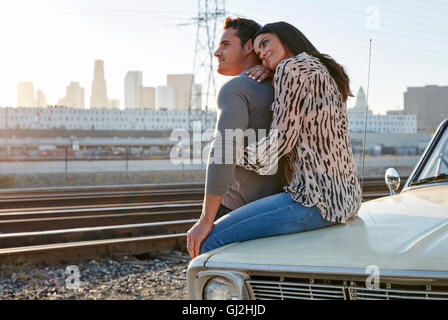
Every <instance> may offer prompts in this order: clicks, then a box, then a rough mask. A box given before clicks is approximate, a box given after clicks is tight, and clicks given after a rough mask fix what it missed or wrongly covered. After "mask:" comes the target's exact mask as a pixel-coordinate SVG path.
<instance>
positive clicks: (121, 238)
mask: <svg viewBox="0 0 448 320" xmlns="http://www.w3.org/2000/svg"><path fill="white" fill-rule="evenodd" d="M363 191H364V193H363V199H364V200H365V201H366V200H371V199H375V198H378V197H381V196H385V195H387V194H388V192H387V188H386V186H385V184H384V181H383V179H366V180H365V181H364V186H363ZM203 194H204V185H203V184H166V185H138V186H112V187H77V188H66V189H47V190H33V189H29V190H24V189H22V190H6V191H2V192H0V264H4V263H6V264H17V263H23V262H32V263H37V264H40V263H45V264H52V263H61V262H66V263H69V262H71V261H80V260H86V259H94V258H98V257H106V256H118V255H139V254H145V253H148V252H153V251H159V250H169V249H173V248H177V249H180V250H184V249H185V245H186V232H187V231H188V229H189V228H190V227H191V226H192V225H193V224H194V223H195V222H196V221H197V219H198V218H199V216H200V214H201V208H202V199H203Z"/></svg>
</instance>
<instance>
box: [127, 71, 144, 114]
mask: <svg viewBox="0 0 448 320" xmlns="http://www.w3.org/2000/svg"><path fill="white" fill-rule="evenodd" d="M142 83H143V74H142V72H141V71H128V73H127V74H126V77H125V78H124V107H125V108H139V107H141V102H140V97H141V89H142Z"/></svg>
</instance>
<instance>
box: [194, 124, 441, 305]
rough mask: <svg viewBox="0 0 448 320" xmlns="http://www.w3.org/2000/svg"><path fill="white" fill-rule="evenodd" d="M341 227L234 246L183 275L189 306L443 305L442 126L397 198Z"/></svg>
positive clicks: (393, 185)
mask: <svg viewBox="0 0 448 320" xmlns="http://www.w3.org/2000/svg"><path fill="white" fill-rule="evenodd" d="M386 183H387V184H388V185H389V188H390V190H391V194H392V195H391V196H387V197H383V198H379V199H376V200H372V201H367V202H364V203H363V204H362V206H361V209H360V211H359V213H358V215H357V216H356V217H355V218H353V219H352V220H350V221H349V222H348V223H347V224H345V225H334V226H330V227H326V228H323V229H318V230H313V231H307V232H302V233H293V234H287V235H282V236H275V237H267V238H260V239H255V240H250V241H243V242H239V243H238V242H237V243H233V244H230V245H227V246H223V247H221V248H217V249H215V250H212V251H210V252H207V253H204V254H202V255H200V256H198V257H196V258H195V259H194V260H192V261H191V262H190V265H189V267H188V271H187V281H188V292H189V298H190V299H205V300H213V299H219V300H226V299H257V300H258V299H347V300H358V299H444V300H448V119H446V120H445V121H443V122H442V123H441V124H440V126H439V128H438V129H437V131H436V133H435V134H434V137H433V138H432V140H431V142H430V143H429V145H428V147H427V148H426V150H425V152H424V153H423V155H422V157H421V159H420V161H419V163H418V164H417V165H416V167H415V168H414V170H413V172H412V173H411V175H410V176H409V179H408V180H407V182H406V184H405V185H404V187H403V189H402V191H401V192H400V193H398V194H394V193H395V192H394V190H398V187H399V184H400V179H399V176H398V174H397V173H396V171H395V170H394V169H388V170H387V172H386Z"/></svg>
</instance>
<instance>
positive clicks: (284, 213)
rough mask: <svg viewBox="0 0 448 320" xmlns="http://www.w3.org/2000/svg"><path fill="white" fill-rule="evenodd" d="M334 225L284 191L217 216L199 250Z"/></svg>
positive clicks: (314, 208) (315, 210) (317, 211)
mask: <svg viewBox="0 0 448 320" xmlns="http://www.w3.org/2000/svg"><path fill="white" fill-rule="evenodd" d="M332 224H335V223H334V222H331V221H327V220H325V219H324V218H323V217H322V215H321V213H320V211H319V209H317V207H316V206H313V207H309V208H308V207H304V206H302V205H301V204H300V203H298V202H295V201H294V200H293V199H292V198H291V196H290V195H289V194H288V193H286V192H282V193H278V194H274V195H272V196H269V197H265V198H262V199H259V200H256V201H254V202H251V203H248V204H246V205H244V206H242V207H240V208H238V209H236V210H233V211H231V212H229V213H227V214H225V215H224V216H223V217H221V218H220V219H218V220H217V221H216V222H215V223H214V225H213V229H212V231H211V232H210V233H209V235H208V236H207V238H205V240H204V241H203V242H202V244H201V249H200V253H204V252H207V251H210V250H212V249H215V248H218V247H221V246H223V245H226V244H230V243H233V242H237V241H245V240H251V239H256V238H262V237H269V236H275V235H281V234H287V233H294V232H302V231H307V230H313V229H318V228H322V227H326V226H329V225H332Z"/></svg>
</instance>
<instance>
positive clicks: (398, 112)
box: [386, 109, 405, 116]
mask: <svg viewBox="0 0 448 320" xmlns="http://www.w3.org/2000/svg"><path fill="white" fill-rule="evenodd" d="M386 114H387V115H388V116H398V115H402V114H405V113H404V109H397V110H388V111H386Z"/></svg>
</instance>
